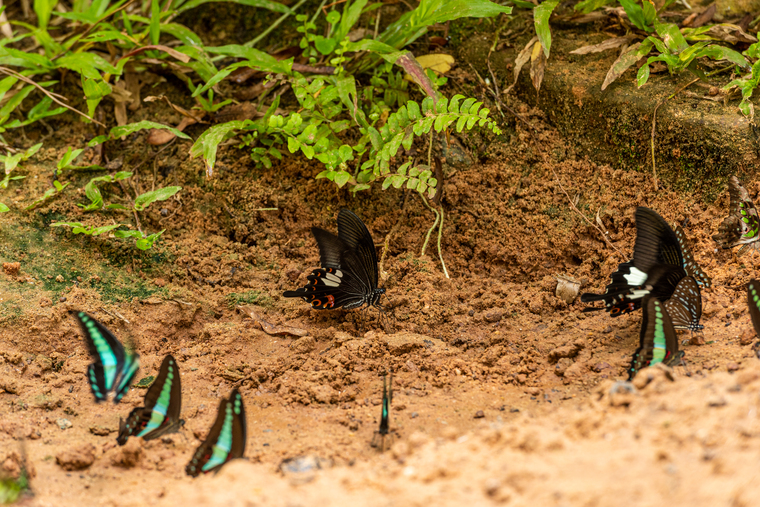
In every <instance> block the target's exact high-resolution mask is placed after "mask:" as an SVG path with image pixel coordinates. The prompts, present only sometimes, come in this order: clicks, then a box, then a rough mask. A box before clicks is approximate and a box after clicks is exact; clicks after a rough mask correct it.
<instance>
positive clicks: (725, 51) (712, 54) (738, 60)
mask: <svg viewBox="0 0 760 507" xmlns="http://www.w3.org/2000/svg"><path fill="white" fill-rule="evenodd" d="M703 56H706V57H708V58H712V59H713V60H727V61H729V62H731V63H733V64H736V65H738V66H739V67H742V68H744V69H749V68H750V65H749V62H747V59H746V58H744V57H743V56H742V55H741V54H739V53H738V52H736V51H734V50H733V49H731V48H727V47H724V46H717V45H712V46H709V47H706V48H704V49H702V50H701V51H700V52H699V53H697V58H700V57H703Z"/></svg>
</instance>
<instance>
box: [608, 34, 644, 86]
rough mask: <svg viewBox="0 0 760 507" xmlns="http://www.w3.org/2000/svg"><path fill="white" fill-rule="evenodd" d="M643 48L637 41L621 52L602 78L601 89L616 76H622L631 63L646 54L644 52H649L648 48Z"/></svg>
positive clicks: (609, 83)
mask: <svg viewBox="0 0 760 507" xmlns="http://www.w3.org/2000/svg"><path fill="white" fill-rule="evenodd" d="M645 49H646V51H644V49H642V48H641V42H637V43H636V44H634V45H632V46H631V47H629V48H628V50H627V51H625V52H623V53H622V54H621V55H620V56H619V57H618V59H617V60H615V63H613V64H612V67H610V70H609V71H608V72H607V77H605V78H604V83H602V91H604V89H605V88H607V87H608V86H609V85H611V84H612V83H613V82H614V81H615V80H616V79H617V78H619V77H620V76H622V75H623V73H624V72H625V71H626V70H628V68H629V67H630V66H631V65H633V64H634V63H636V62H638V61H639V60H640V59H641V58H642V57H644V56H646V54H647V53H649V48H645Z"/></svg>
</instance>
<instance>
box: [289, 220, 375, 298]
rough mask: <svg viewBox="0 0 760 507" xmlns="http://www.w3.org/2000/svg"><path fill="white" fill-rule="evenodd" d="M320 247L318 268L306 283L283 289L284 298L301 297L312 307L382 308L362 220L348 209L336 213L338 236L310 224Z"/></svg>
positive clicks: (371, 244) (369, 240)
mask: <svg viewBox="0 0 760 507" xmlns="http://www.w3.org/2000/svg"><path fill="white" fill-rule="evenodd" d="M311 233H312V234H313V235H314V239H316V240H317V245H318V246H319V258H320V264H321V266H322V267H321V268H319V269H315V270H314V271H312V272H311V274H310V275H309V276H308V277H306V279H307V280H308V281H309V283H308V284H307V285H306V286H305V287H301V288H300V289H297V290H289V291H286V292H285V293H284V294H283V296H285V297H286V298H294V297H300V298H302V299H303V300H304V301H306V302H307V303H309V304H311V306H312V308H315V309H317V310H330V309H336V308H344V309H346V310H351V309H352V308H358V307H360V306H363V305H368V306H374V307H377V308H378V309H380V311H382V310H383V307H382V305H380V298H381V297H382V295H383V294H385V289H383V288H378V286H377V283H378V269H377V252H376V251H375V243H374V242H373V241H372V236H371V235H370V233H369V230H368V229H367V226H366V225H364V222H362V221H361V219H360V218H359V217H358V216H356V215H355V214H354V213H353V212H352V211H350V210H348V209H345V208H343V209H341V210H340V212H338V235H337V236H336V235H335V234H333V233H331V232H328V231H325V230H324V229H320V228H318V227H312V228H311Z"/></svg>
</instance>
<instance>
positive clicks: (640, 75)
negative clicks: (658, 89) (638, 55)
mask: <svg viewBox="0 0 760 507" xmlns="http://www.w3.org/2000/svg"><path fill="white" fill-rule="evenodd" d="M648 79H649V64H648V63H645V64H644V65H642V66H641V68H640V69H639V71H638V72H637V73H636V86H638V87H639V88H641V87H642V86H644V84H645V83H646V82H647V80H648Z"/></svg>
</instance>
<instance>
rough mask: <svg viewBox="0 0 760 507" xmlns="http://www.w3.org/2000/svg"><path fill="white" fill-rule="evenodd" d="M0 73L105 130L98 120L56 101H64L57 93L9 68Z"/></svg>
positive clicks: (0, 69)
mask: <svg viewBox="0 0 760 507" xmlns="http://www.w3.org/2000/svg"><path fill="white" fill-rule="evenodd" d="M0 72H2V73H3V74H7V75H9V76H13V77H15V78H16V79H20V80H21V81H23V82H25V83H28V84H30V85H32V86H34V87H35V88H37V89H38V90H40V91H41V92H42V93H44V94H45V95H47V96H48V97H50V100H52V101H53V102H55V103H56V104H58V105H59V106H62V107H65V108H66V109H68V110H69V111H73V112H75V113H76V114H78V115H80V116H83V117H85V118H87V119H88V120H90V121H91V122H93V123H95V124H97V125H100V126H101V127H103V128H106V126H105V125H104V124H103V123H100V122H99V121H98V120H96V119H95V118H92V117H91V116H88V115H86V114H85V113H83V112H82V111H79V110H78V109H75V108H73V107H71V106H70V105H68V104H66V103H65V102H61V101H60V100H59V99H58V97H60V98H62V99H65V98H66V97H64V96H63V95H58V94H57V93H53V92H49V91H47V90H46V89H45V88H43V87H42V86H40V85H38V84H37V83H35V82H34V81H33V80H32V79H29V78H28V77H26V76H24V75H23V74H19V73H18V72H16V71H15V70H11V69H9V68H7V67H0Z"/></svg>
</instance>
